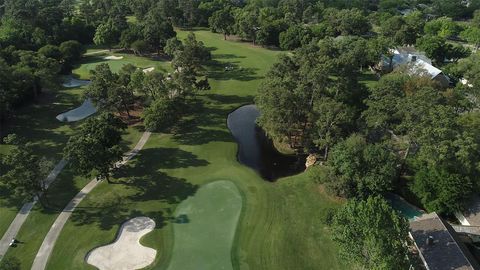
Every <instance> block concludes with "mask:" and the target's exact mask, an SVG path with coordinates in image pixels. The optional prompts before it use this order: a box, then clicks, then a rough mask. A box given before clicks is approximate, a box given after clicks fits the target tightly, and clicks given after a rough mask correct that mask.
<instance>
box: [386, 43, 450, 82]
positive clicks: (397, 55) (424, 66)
mask: <svg viewBox="0 0 480 270" xmlns="http://www.w3.org/2000/svg"><path fill="white" fill-rule="evenodd" d="M392 52H393V59H392V64H393V67H394V68H396V67H399V66H401V65H409V64H411V71H412V72H414V73H421V72H422V71H425V72H427V73H428V74H429V75H430V77H431V78H432V79H433V78H435V77H437V76H438V75H439V74H441V73H442V71H441V70H440V69H438V68H436V67H434V66H433V65H432V61H431V60H430V59H429V58H428V57H426V56H425V55H424V54H422V53H419V52H417V51H415V49H414V48H410V47H403V48H398V49H395V50H393V51H392ZM387 61H388V60H387Z"/></svg>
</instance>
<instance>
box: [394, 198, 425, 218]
mask: <svg viewBox="0 0 480 270" xmlns="http://www.w3.org/2000/svg"><path fill="white" fill-rule="evenodd" d="M385 199H386V200H387V201H388V202H390V205H391V206H392V208H393V209H395V210H397V211H399V212H400V213H401V214H402V215H403V216H404V217H406V218H408V219H409V220H412V219H414V218H415V217H419V216H421V215H422V214H423V213H422V212H421V211H420V210H418V209H417V208H416V207H414V206H413V205H411V204H409V203H408V202H406V201H405V200H403V199H402V198H400V197H399V196H398V195H395V194H392V193H390V194H387V195H385Z"/></svg>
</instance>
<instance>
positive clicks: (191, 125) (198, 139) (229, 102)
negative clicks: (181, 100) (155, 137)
mask: <svg viewBox="0 0 480 270" xmlns="http://www.w3.org/2000/svg"><path fill="white" fill-rule="evenodd" d="M250 103H252V97H251V96H246V97H240V96H236V95H230V96H227V95H219V94H206V95H204V96H203V97H202V99H201V100H196V101H192V103H191V105H190V106H189V107H188V111H187V112H186V113H185V114H186V115H188V117H184V118H183V119H182V120H180V121H179V122H178V124H177V125H176V127H175V129H174V135H173V138H174V139H175V140H176V141H177V142H179V143H181V144H184V145H200V144H206V143H209V142H212V141H218V142H234V139H233V137H232V135H231V133H230V131H228V129H227V128H226V125H227V117H228V114H229V113H230V112H232V110H234V109H235V108H236V107H238V106H240V105H242V104H250Z"/></svg>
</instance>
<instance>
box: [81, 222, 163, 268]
mask: <svg viewBox="0 0 480 270" xmlns="http://www.w3.org/2000/svg"><path fill="white" fill-rule="evenodd" d="M154 228H155V221H153V220H152V219H150V218H148V217H136V218H132V219H130V220H128V221H127V222H125V223H123V224H122V226H121V227H120V231H119V233H118V235H117V239H115V242H113V243H112V244H110V245H106V246H101V247H98V248H95V249H94V250H92V251H90V252H89V253H88V254H87V257H86V261H87V263H88V264H91V265H93V266H95V267H97V268H98V269H100V270H110V269H112V270H123V269H124V270H132V269H141V268H144V267H146V266H148V265H150V264H151V263H153V261H154V260H155V256H156V255H157V251H156V250H154V249H152V248H148V247H144V246H142V245H141V244H140V238H142V236H144V235H145V234H147V233H149V232H151V231H153V229H154Z"/></svg>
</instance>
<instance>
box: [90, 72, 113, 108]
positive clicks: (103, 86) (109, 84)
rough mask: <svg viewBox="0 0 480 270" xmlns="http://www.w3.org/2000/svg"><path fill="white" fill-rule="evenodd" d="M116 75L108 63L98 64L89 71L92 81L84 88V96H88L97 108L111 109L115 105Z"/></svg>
mask: <svg viewBox="0 0 480 270" xmlns="http://www.w3.org/2000/svg"><path fill="white" fill-rule="evenodd" d="M117 80H118V75H117V74H115V73H113V72H112V71H111V70H110V66H109V65H108V64H105V63H104V64H100V65H98V66H96V67H95V70H92V71H91V81H92V83H91V84H89V85H88V87H87V89H86V90H85V96H86V97H88V98H90V99H91V100H92V102H93V103H94V104H95V105H96V107H97V108H99V109H100V110H104V111H113V110H114V109H115V105H116V96H115V95H114V94H113V92H114V91H115V90H116V89H117V85H116V83H117Z"/></svg>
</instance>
